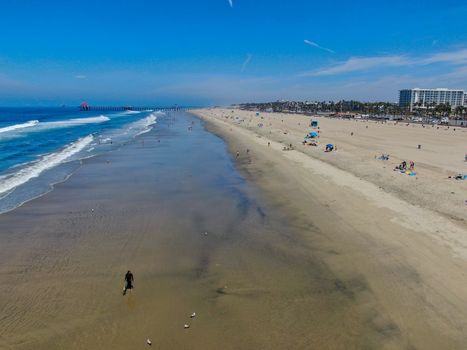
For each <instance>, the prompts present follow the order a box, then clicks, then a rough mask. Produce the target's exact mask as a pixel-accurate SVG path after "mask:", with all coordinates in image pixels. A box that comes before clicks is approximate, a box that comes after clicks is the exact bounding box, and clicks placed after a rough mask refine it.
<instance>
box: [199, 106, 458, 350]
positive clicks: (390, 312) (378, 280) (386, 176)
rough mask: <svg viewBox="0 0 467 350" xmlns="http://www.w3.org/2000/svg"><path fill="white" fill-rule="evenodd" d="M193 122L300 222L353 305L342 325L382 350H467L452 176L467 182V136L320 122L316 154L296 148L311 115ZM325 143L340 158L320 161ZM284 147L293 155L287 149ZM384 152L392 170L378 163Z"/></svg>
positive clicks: (209, 115)
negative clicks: (220, 141)
mask: <svg viewBox="0 0 467 350" xmlns="http://www.w3.org/2000/svg"><path fill="white" fill-rule="evenodd" d="M197 114H198V115H200V116H201V117H202V118H203V119H204V120H206V121H208V125H209V126H210V128H211V129H212V130H213V131H214V132H216V133H218V134H219V135H221V136H222V137H223V138H225V139H226V140H227V141H228V143H229V145H230V148H231V152H232V153H235V152H239V154H240V156H239V163H240V164H242V169H243V172H244V173H245V174H246V176H247V178H250V179H252V181H253V182H254V183H256V184H257V185H258V186H259V187H260V188H261V189H263V193H266V194H267V197H268V198H269V200H271V201H272V202H274V203H275V205H276V206H280V207H281V208H282V211H283V212H287V213H288V214H289V215H290V216H291V217H294V219H295V222H297V221H300V222H302V224H303V227H304V229H303V230H302V231H301V234H300V239H303V240H305V241H307V242H308V244H309V246H310V247H313V249H314V252H313V255H314V256H315V257H319V259H320V261H321V262H323V263H324V264H325V265H326V266H328V267H329V268H330V270H331V271H333V273H335V274H336V276H339V277H338V278H337V279H336V284H335V286H336V288H337V289H338V290H340V292H342V294H343V295H346V296H347V297H348V298H349V300H352V303H351V304H352V310H351V311H350V310H348V311H349V313H350V314H352V315H353V318H352V320H353V322H350V324H347V323H346V322H344V324H346V326H350V325H353V326H356V325H360V326H362V325H363V324H365V325H366V326H368V327H370V328H371V329H373V330H374V331H377V332H378V333H379V335H380V338H379V340H378V342H379V343H376V344H375V343H372V345H371V346H370V347H375V348H386V347H388V348H419V349H440V348H449V349H455V348H458V349H461V348H464V345H465V342H466V330H467V329H466V327H467V322H466V313H467V276H466V273H465V271H466V267H467V230H466V225H465V219H466V206H465V204H464V200H465V199H467V191H466V189H465V183H464V182H463V181H455V180H448V179H447V177H448V175H453V174H457V173H462V172H463V173H465V172H466V165H465V163H464V153H465V147H466V145H467V143H466V141H465V140H466V135H467V134H466V133H465V129H462V130H461V129H457V130H455V131H454V130H452V128H450V129H449V130H443V129H445V128H440V129H437V128H423V127H421V126H419V125H416V126H412V125H410V126H406V125H405V124H404V125H400V124H399V125H383V124H377V123H372V122H368V123H367V122H355V121H345V120H330V119H325V118H320V119H319V122H320V131H321V133H320V134H321V137H320V141H319V143H320V147H311V146H303V145H302V144H301V141H302V140H303V136H304V135H305V134H306V133H307V132H308V131H310V128H309V126H308V125H309V123H310V117H306V116H298V115H281V114H274V113H261V115H260V116H259V117H258V116H256V115H255V113H254V112H247V111H238V110H234V111H233V112H232V110H222V109H210V110H200V111H198V112H197ZM261 117H262V118H261ZM259 124H262V126H258V125H259ZM351 132H353V133H354V134H353V135H352V136H351ZM328 142H332V143H334V144H336V145H337V146H338V151H337V152H330V153H325V152H324V146H323V144H327V143H328ZM268 143H270V146H268ZM289 144H292V145H293V146H294V148H295V150H292V151H283V147H284V146H285V145H289ZM418 144H422V149H421V150H418V149H417V145H418ZM247 148H248V149H249V153H248V156H247V154H246V151H245V150H246V149H247ZM381 153H389V154H390V155H391V157H390V161H387V162H383V161H379V160H376V159H375V158H374V156H375V155H379V154H381ZM247 157H248V159H249V160H248V161H242V160H245V159H246V158H247ZM402 159H405V160H407V161H409V160H413V161H415V163H416V170H417V171H418V173H417V176H416V177H410V176H406V175H402V174H399V173H397V172H393V170H392V168H393V167H394V166H395V165H397V164H398V163H399V162H400V160H402ZM307 225H309V227H310V232H308V233H307V229H306V226H307ZM311 228H312V229H311ZM316 232H319V234H316ZM317 251H318V252H317ZM356 328H358V326H356ZM342 331H343V333H342V334H348V332H349V329H348V328H346V327H343V329H342ZM354 331H355V333H353V334H354V335H355V336H356V337H358V336H361V337H366V335H365V334H364V333H359V330H354ZM350 332H351V333H352V331H350ZM324 344H325V343H324ZM351 344H352V342H349V343H347V346H348V347H352V345H351ZM335 345H336V344H331V346H330V348H332V347H333V346H335ZM360 345H361V344H360ZM339 347H341V348H345V346H344V345H343V344H342V343H341V344H339ZM357 347H358V346H357Z"/></svg>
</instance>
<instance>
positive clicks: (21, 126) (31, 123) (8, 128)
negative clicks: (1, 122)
mask: <svg viewBox="0 0 467 350" xmlns="http://www.w3.org/2000/svg"><path fill="white" fill-rule="evenodd" d="M37 124H39V121H38V120H30V121H27V122H26V123H22V124H15V125H10V126H6V127H4V128H0V134H1V133H4V132H8V131H13V130H18V129H24V128H30V127H31V126H34V125H37Z"/></svg>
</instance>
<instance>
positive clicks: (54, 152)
mask: <svg viewBox="0 0 467 350" xmlns="http://www.w3.org/2000/svg"><path fill="white" fill-rule="evenodd" d="M163 115H164V112H161V111H153V110H148V111H142V112H136V111H120V112H105V113H99V112H94V111H80V110H78V109H77V108H0V213H3V212H6V211H9V210H12V209H14V208H16V207H18V206H19V205H21V204H22V203H24V202H26V201H28V200H30V199H33V198H36V197H38V196H40V195H42V194H44V193H47V192H48V191H50V190H51V189H52V188H53V185H54V184H56V183H58V182H61V181H64V180H66V179H67V178H68V177H69V176H70V175H71V174H72V173H73V171H74V170H75V169H76V168H77V167H78V166H79V164H80V160H82V159H83V158H88V157H92V156H95V155H97V154H101V153H103V152H109V151H112V150H113V149H115V148H117V147H119V146H120V145H122V144H124V143H126V142H128V141H130V140H131V139H133V138H135V137H136V136H138V135H140V134H142V133H145V132H148V131H150V130H151V129H152V128H153V127H154V125H155V124H156V122H157V118H158V117H161V116H163Z"/></svg>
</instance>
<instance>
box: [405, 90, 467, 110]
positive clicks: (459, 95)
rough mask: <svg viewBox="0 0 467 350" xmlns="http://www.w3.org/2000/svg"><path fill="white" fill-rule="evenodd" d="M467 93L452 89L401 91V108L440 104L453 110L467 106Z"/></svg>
mask: <svg viewBox="0 0 467 350" xmlns="http://www.w3.org/2000/svg"><path fill="white" fill-rule="evenodd" d="M466 96H467V93H466V92H465V91H464V90H451V89H419V88H415V89H404V90H400V91H399V106H400V107H404V108H409V110H410V111H412V110H413V108H414V107H420V108H426V107H431V106H436V105H439V104H449V105H450V106H451V108H456V107H458V106H464V105H466V104H467V97H466Z"/></svg>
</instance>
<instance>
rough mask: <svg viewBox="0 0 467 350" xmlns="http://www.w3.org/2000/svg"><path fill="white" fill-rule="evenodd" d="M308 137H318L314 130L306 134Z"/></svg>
mask: <svg viewBox="0 0 467 350" xmlns="http://www.w3.org/2000/svg"><path fill="white" fill-rule="evenodd" d="M308 135H309V136H310V137H318V133H317V132H315V131H312V132H310V133H309V134H308Z"/></svg>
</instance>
